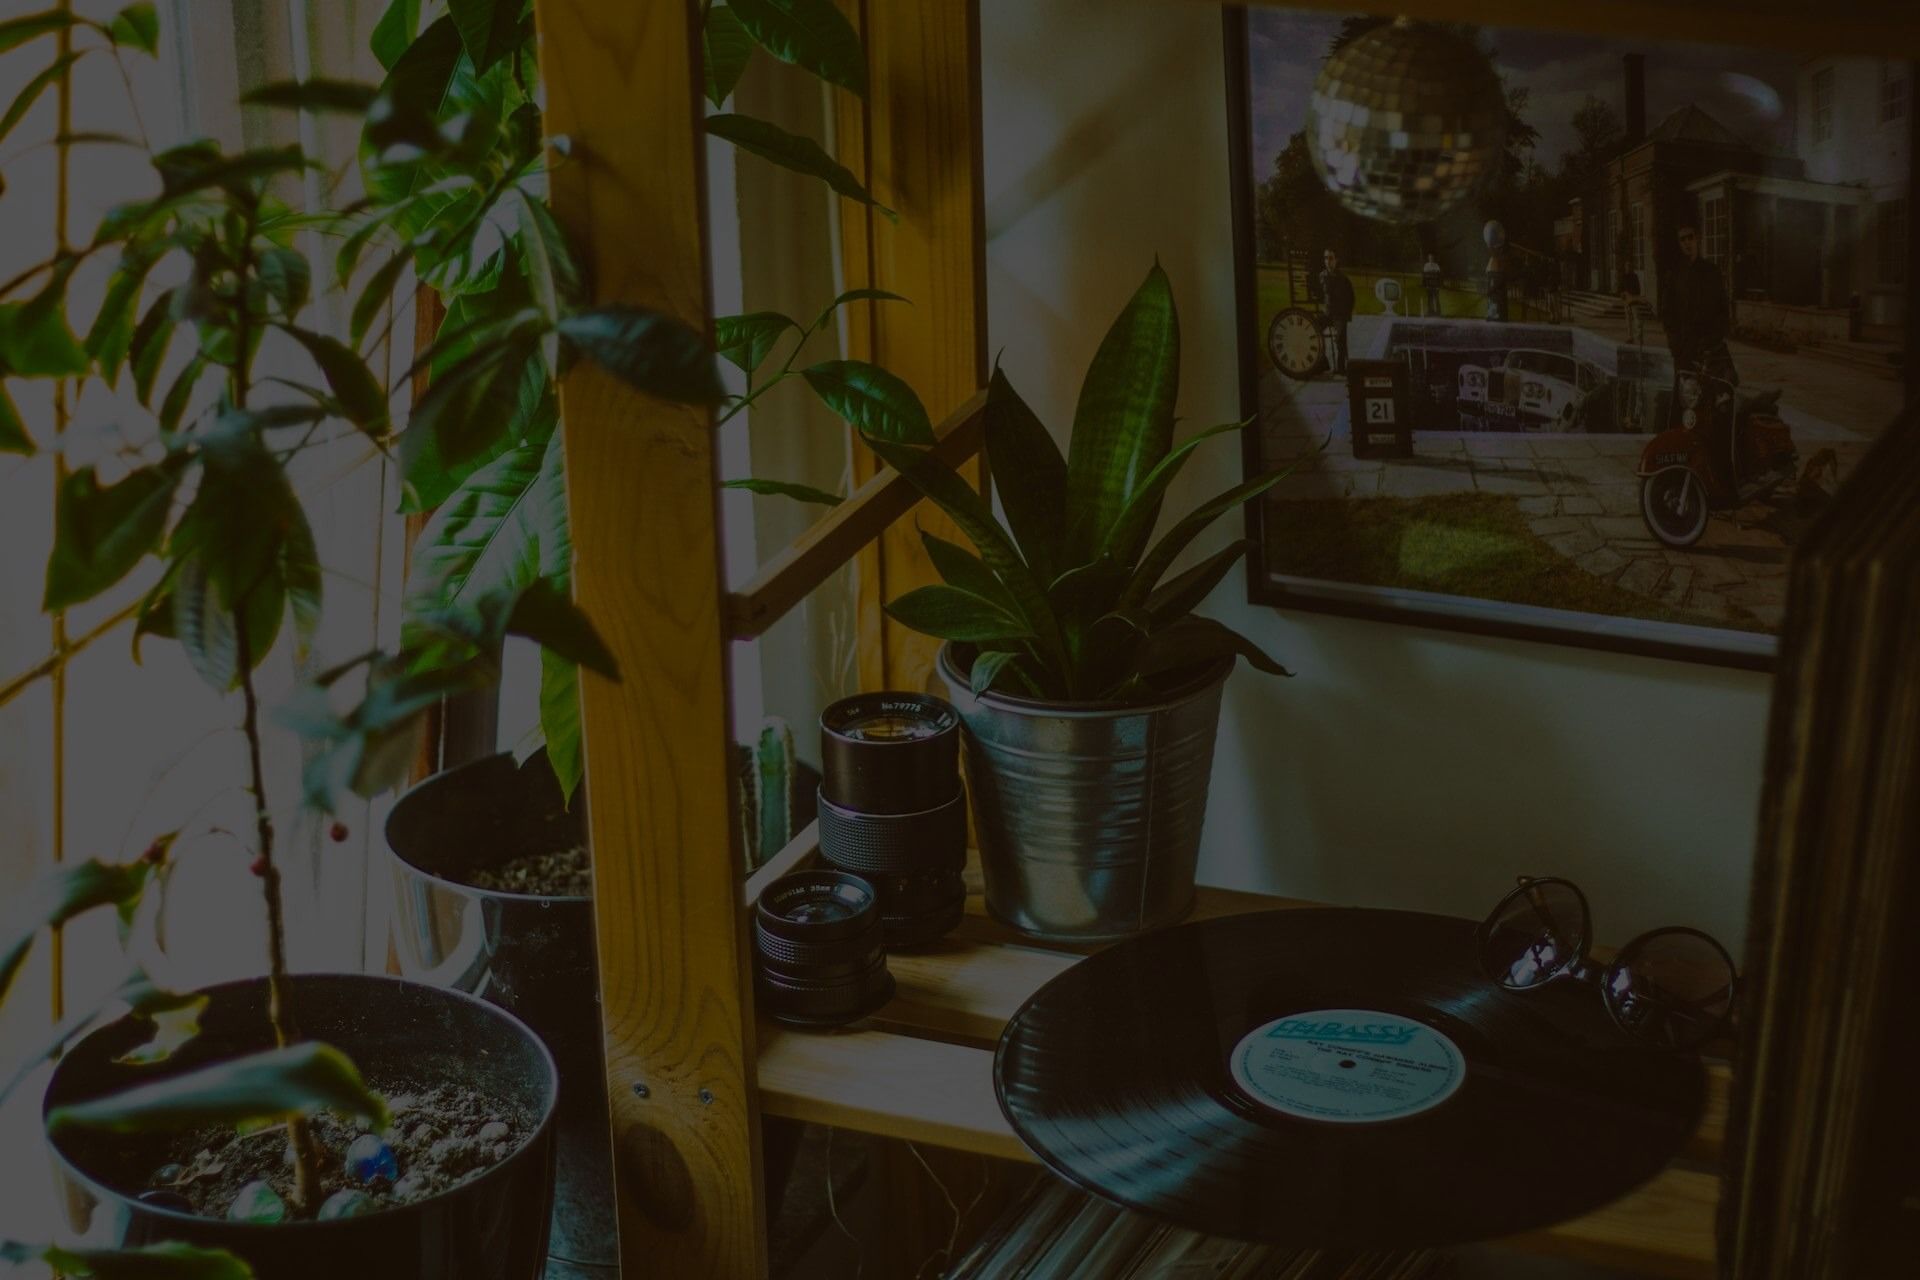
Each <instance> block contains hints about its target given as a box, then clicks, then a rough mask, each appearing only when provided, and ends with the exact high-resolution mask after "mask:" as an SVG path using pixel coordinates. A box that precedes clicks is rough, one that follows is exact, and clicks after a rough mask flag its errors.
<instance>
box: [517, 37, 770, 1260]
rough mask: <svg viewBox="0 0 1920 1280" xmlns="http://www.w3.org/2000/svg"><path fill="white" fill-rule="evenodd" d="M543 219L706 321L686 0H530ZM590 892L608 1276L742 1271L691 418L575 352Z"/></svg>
mask: <svg viewBox="0 0 1920 1280" xmlns="http://www.w3.org/2000/svg"><path fill="white" fill-rule="evenodd" d="M535 12H536V14H537V18H538V22H539V30H540V48H541V58H542V63H543V66H542V70H543V72H544V74H543V77H542V78H543V80H544V82H545V84H546V91H547V112H546V123H547V128H548V130H549V132H550V134H551V135H553V136H556V137H558V136H562V135H564V136H565V137H567V138H568V139H569V140H570V142H571V145H570V147H569V148H568V153H567V155H566V156H565V157H560V156H555V157H554V160H553V206H554V214H555V216H556V217H557V218H558V219H559V221H560V223H561V224H562V226H564V227H565V228H566V230H567V231H568V233H569V234H570V237H571V239H572V242H573V243H574V244H575V245H576V246H577V247H578V249H579V251H580V254H581V256H582V258H583V259H584V262H585V265H586V267H587V270H588V272H589V274H590V279H591V281H592V295H593V298H594V300H595V301H596V302H599V303H603V304H604V303H626V304H633V305H639V306H645V307H651V308H653V309H655V310H658V311H663V312H665V313H667V314H670V315H672V316H674V317H676V318H678V319H680V320H682V321H684V322H685V323H687V324H689V325H691V326H693V327H694V328H696V329H698V330H701V331H703V332H704V331H707V330H708V329H709V327H710V315H709V312H710V303H709V297H708V279H707V250H706V242H705V227H706V192H705V180H706V179H705V171H704V166H703V160H704V156H705V136H704V132H703V126H702V123H701V121H702V117H703V111H702V107H701V98H700V75H701V57H700V43H699V6H698V5H697V4H696V3H694V0H647V3H644V4H636V3H620V4H609V3H604V2H603V0H536V5H535ZM560 411H561V420H562V423H563V424H564V429H565V431H566V464H567V477H568V485H567V490H568V512H569V515H570V518H571V521H572V528H573V546H574V554H575V559H576V564H575V569H574V581H575V589H576V591H577V593H578V595H579V599H580V602H581V604H582V606H583V607H584V608H585V609H586V612H587V613H588V614H589V616H591V618H592V619H593V622H594V625H595V626H596V627H597V628H598V629H599V632H600V634H601V636H602V637H604V638H605V640H606V642H607V645H608V647H609V648H610V649H612V651H613V654H614V656H615V658H616V659H617V660H618V662H619V664H620V672H621V679H620V680H619V682H618V683H615V682H613V681H609V680H605V679H602V678H600V677H597V676H593V675H591V674H583V676H582V683H581V713H582V718H583V721H584V728H585V752H586V765H587V776H588V789H589V792H590V793H591V795H592V797H593V800H592V804H591V806H590V808H589V834H590V838H591V842H592V847H593V853H594V859H593V860H594V869H593V875H594V911H595V918H596V921H597V925H598V935H599V951H600V989H601V1002H602V1009H603V1014H602V1017H603V1021H604V1027H605V1033H606V1054H607V1072H608V1086H609V1087H608V1094H609V1096H610V1098H611V1105H612V1125H613V1139H614V1166H615V1168H614V1175H615V1190H616V1200H617V1204H618V1209H619V1229H620V1257H621V1265H622V1270H623V1272H624V1274H626V1275H628V1276H700V1277H703V1280H758V1278H759V1277H761V1276H764V1274H765V1272H766V1231H765V1219H764V1213H765V1210H764V1206H763V1205H762V1203H761V1191H760V1188H761V1155H760V1143H759V1111H758V1107H759V1094H758V1091H757V1089H756V1088H755V1086H754V1061H755V1054H756V1042H755V1027H754V1023H753V1019H752V1015H751V1012H750V1006H749V1003H748V1001H749V998H750V997H749V993H750V978H749V970H748V966H747V958H746V952H745V949H744V947H743V941H744V939H743V935H742V932H741V928H740V909H739V885H738V883H737V881H736V878H735V870H734V869H735V868H736V867H738V866H739V865H740V854H739V851H738V850H737V849H736V848H735V847H734V844H735V837H736V832H735V829H734V823H733V822H732V820H731V818H730V817H729V813H728V810H729V797H730V795H731V793H732V785H733V780H732V771H731V767H730V762H729V759H728V750H729V747H728V740H727V739H728V715H727V688H726V678H725V668H724V658H725V653H726V643H725V636H724V635H723V633H722V628H721V580H720V574H721V559H720V546H719V502H718V496H717V495H718V488H717V481H716V471H715V465H714V463H715V459H714V426H713V419H712V414H711V413H710V412H709V411H707V410H703V409H690V408H686V407H684V406H676V405H668V404H664V403H661V402H659V401H656V400H653V399H651V398H649V397H646V396H642V395H639V394H637V393H636V392H634V391H632V390H631V389H629V388H628V387H627V386H626V385H625V384H623V383H620V382H618V381H617V380H615V379H613V378H611V377H610V376H608V375H607V374H605V373H603V372H601V371H600V370H598V369H597V368H595V367H593V366H592V365H591V364H590V363H589V362H587V361H581V362H579V363H578V364H576V365H575V366H574V368H573V369H572V371H571V372H570V373H569V374H568V375H567V377H566V379H565V380H564V381H563V382H562V384H561V387H560Z"/></svg>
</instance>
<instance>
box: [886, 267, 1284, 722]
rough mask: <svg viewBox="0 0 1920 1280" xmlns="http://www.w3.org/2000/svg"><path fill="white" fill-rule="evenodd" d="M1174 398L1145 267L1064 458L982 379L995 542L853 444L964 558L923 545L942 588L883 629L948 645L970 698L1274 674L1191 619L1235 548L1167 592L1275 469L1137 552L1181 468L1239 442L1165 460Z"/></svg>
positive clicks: (906, 600) (930, 488)
mask: <svg viewBox="0 0 1920 1280" xmlns="http://www.w3.org/2000/svg"><path fill="white" fill-rule="evenodd" d="M1179 382H1180V323H1179V317H1178V315H1177V314H1176V311H1175V307H1174V301H1173V289H1172V287H1171V285H1170V284H1169V283H1168V280H1167V276H1166V273H1165V272H1164V271H1162V270H1161V268H1160V266H1159V264H1158V263H1156V264H1155V265H1154V267H1153V269H1152V270H1151V271H1150V272H1148V273H1147V278H1146V280H1145V282H1144V283H1142V284H1141V286H1140V288H1139V289H1138V290H1137V291H1136V292H1135V293H1134V295H1133V298H1132V300H1131V301H1129V302H1128V303H1127V305H1126V307H1125V309H1124V310H1122V311H1121V312H1120V315H1119V318H1118V319H1116V320H1115V321H1114V322H1113V327H1112V328H1111V329H1109V330H1108V331H1107V335H1106V338H1105V339H1104V340H1103V341H1102V342H1101V344H1100V348H1099V350H1098V351H1097V352H1096V353H1095V355H1094V358H1093V365H1092V367H1091V368H1089V369H1088V370H1087V375H1086V379H1085V381H1084V382H1083V383H1082V385H1081V388H1080V401H1079V406H1078V408H1077V409H1076V411H1075V413H1074V420H1073V433H1072V438H1071V441H1070V443H1069V447H1068V452H1067V456H1066V457H1064V458H1063V457H1061V455H1060V450H1059V449H1058V447H1057V446H1056V445H1055V444H1054V440H1053V437H1052V435H1050V434H1049V433H1048V431H1047V429H1046V427H1045V426H1043V425H1042V424H1041V422H1040V420H1039V418H1038V417H1036V416H1035V415H1034V413H1033V411H1032V410H1031V409H1029V408H1028V407H1027V405H1026V403H1025V401H1023V400H1022V399H1021V398H1020V395H1019V393H1018V392H1016V391H1015V390H1014V389H1013V384H1012V383H1011V382H1009V381H1008V379H1007V376H1006V374H1005V373H1003V372H1001V371H1000V370H999V369H997V368H996V369H995V370H994V374H993V379H992V381H991V383H990V384H989V386H988V390H987V403H986V453H987V462H988V469H989V471H990V473H991V474H992V476H993V477H994V481H995V483H996V485H997V486H998V488H999V492H1000V500H1001V504H1002V506H1003V508H1004V509H1005V512H1006V523H1005V525H1004V526H1003V525H1002V524H1001V523H1000V522H999V521H998V520H997V519H996V518H995V516H994V513H993V510H992V508H991V507H990V506H989V505H988V504H987V502H986V500H985V499H983V498H982V497H981V496H980V495H979V494H978V493H976V492H975V491H974V490H973V488H972V487H971V486H970V485H969V484H968V483H967V482H966V481H964V480H962V479H961V478H960V477H959V476H958V475H957V474H955V472H954V471H953V470H952V469H951V468H949V467H948V466H946V465H945V464H944V463H942V462H940V461H939V460H938V459H936V458H934V457H933V456H932V455H931V454H929V453H927V452H926V451H923V450H918V449H915V448H913V447H911V446H908V445H903V444H899V443H897V442H889V441H886V440H878V439H869V440H868V443H869V444H870V445H871V446H872V448H873V449H874V451H875V452H876V453H878V454H879V455H880V456H881V457H882V458H884V459H886V460H887V461H888V462H889V463H891V464H892V465H893V466H894V467H895V468H896V469H897V470H899V471H900V472H901V473H902V474H903V475H905V476H906V477H907V479H908V480H909V481H911V482H912V483H913V484H914V485H915V486H916V487H918V488H919V489H920V491H921V492H922V493H923V494H925V495H926V496H927V497H928V498H930V499H931V500H932V501H933V502H934V503H935V504H937V505H938V506H939V507H940V508H941V509H942V510H944V511H945V512H946V513H947V514H948V515H949V516H950V517H952V519H953V521H954V523H955V524H956V525H957V526H958V527H959V528H960V530H961V532H963V533H964V534H966V536H967V537H968V538H969V539H971V540H972V542H973V545H974V548H975V551H968V550H967V549H966V548H964V547H961V546H958V545H956V544H954V543H952V542H948V541H946V540H945V539H942V538H938V537H935V536H934V535H932V534H929V533H924V532H923V533H922V534H921V537H922V539H923V541H924V542H925V543H926V548H927V553H928V555H929V556H930V557H931V559H932V562H933V565H934V568H935V569H936V570H937V571H938V572H939V574H940V576H941V578H942V579H944V582H943V583H942V584H941V585H936V586H927V587H922V588H920V589H918V590H916V591H912V592H909V593H908V594H906V595H904V596H901V597H900V598H899V599H897V600H895V601H893V603H891V604H890V605H888V606H887V612H888V613H889V614H891V615H892V616H893V617H894V618H896V619H897V620H899V621H900V622H902V623H904V624H905V625H906V626H908V627H911V628H912V629H914V630H915V631H919V632H922V633H924V634H926V635H931V636H938V637H940V638H942V639H945V640H950V641H955V642H957V643H958V644H959V645H961V646H964V647H962V648H960V649H959V650H958V652H959V653H960V654H962V655H965V654H971V655H972V658H971V673H970V677H969V678H970V682H971V684H972V687H973V690H974V692H976V693H983V692H986V691H988V690H996V691H1000V692H1004V693H1013V694H1019V695H1023V696H1027V697H1033V698H1041V699H1045V700H1048V701H1062V702H1088V701H1097V702H1109V701H1122V702H1124V701H1131V700H1135V699H1138V698H1143V697H1147V696H1150V695H1151V694H1152V693H1153V692H1154V691H1155V689H1156V687H1158V686H1161V685H1164V684H1165V683H1166V682H1167V681H1169V680H1172V679H1176V678H1177V677H1178V676H1179V675H1180V674H1181V673H1183V672H1186V671H1188V670H1191V669H1192V668H1194V667H1195V666H1198V665H1200V664H1203V663H1207V662H1210V661H1213V660H1217V659H1218V658H1221V657H1224V656H1228V655H1238V656H1240V657H1244V658H1246V659H1247V660H1248V661H1249V662H1250V663H1252V664H1253V665H1254V666H1255V667H1256V668H1258V669H1259V670H1261V671H1266V672H1269V673H1272V674H1275V675H1287V674H1290V673H1289V672H1287V670H1286V669H1285V668H1284V667H1282V666H1280V664H1279V663H1277V662H1275V661H1274V660H1273V659H1272V658H1270V657H1268V656H1267V654H1266V653H1265V652H1263V651H1262V650H1261V649H1260V647H1259V646H1258V645H1256V644H1254V643H1253V642H1252V641H1251V640H1249V639H1247V638H1246V637H1245V636H1243V635H1240V634H1239V633H1238V632H1236V631H1234V630H1233V629H1232V628H1230V627H1227V626H1225V625H1223V624H1222V623H1219V622H1216V621H1214V620H1213V619H1210V618H1202V617H1197V616H1195V614H1194V612H1193V610H1194V609H1195V608H1196V607H1198V606H1199V604H1200V602H1201V601H1202V600H1204V599H1206V597H1207V594H1208V593H1209V592H1211V591H1212V590H1213V588H1214V587H1215V586H1216V585H1218V584H1219V582H1220V581H1221V580H1222V579H1223V578H1225V577H1226V575H1227V573H1228V572H1229V571H1230V570H1231V569H1232V568H1233V566H1234V564H1235V563H1236V562H1237V561H1238V560H1239V559H1240V557H1241V556H1242V555H1244V554H1245V553H1246V550H1247V548H1248V547H1249V546H1250V545H1251V544H1250V543H1249V542H1248V541H1247V540H1245V539H1242V540H1240V541H1237V542H1235V543H1233V544H1232V545H1231V546H1228V547H1226V548H1225V549H1224V550H1221V551H1219V552H1216V553H1215V554H1213V555H1210V556H1208V557H1206V558H1205V559H1203V560H1201V561H1200V562H1199V563H1198V564H1196V565H1194V566H1193V567H1192V568H1189V569H1187V570H1186V571H1184V572H1182V573H1180V574H1178V575H1176V576H1174V577H1172V578H1167V576H1166V575H1167V571H1168V570H1169V569H1171V568H1172V567H1173V563H1174V561H1175V560H1176V559H1178V558H1179V556H1180V554H1181V552H1183V551H1185V550H1186V549H1187V547H1188V546H1189V545H1190V544H1191V543H1192V542H1193V540H1194V539H1195V538H1196V537H1198V536H1199V535H1200V533H1201V532H1202V531H1203V530H1205V529H1206V527H1207V526H1208V525H1209V524H1211V523H1213V521H1214V520H1216V519H1218V518H1219V517H1220V516H1222V515H1225V514H1226V513H1227V512H1228V511H1231V510H1234V509H1235V508H1237V507H1239V506H1240V505H1241V504H1242V503H1245V502H1248V501H1250V500H1252V499H1253V498H1256V497H1258V496H1259V495H1260V494H1262V493H1264V492H1266V490H1268V489H1270V488H1272V487H1273V485H1275V484H1276V483H1278V482H1279V481H1280V479H1281V478H1282V477H1284V476H1285V475H1286V474H1287V473H1288V472H1289V471H1290V470H1292V467H1291V466H1288V467H1283V468H1280V469H1277V470H1274V471H1269V472H1267V473H1265V474H1263V475H1259V476H1255V477H1253V478H1252V479H1250V480H1247V481H1246V482H1244V483H1242V484H1239V485H1235V486H1234V487H1233V488H1231V489H1229V490H1227V491H1226V492H1225V493H1222V494H1220V495H1219V496H1218V497H1216V498H1214V499H1213V500H1212V501H1210V502H1206V503H1203V504H1201V505H1200V506H1199V507H1196V508H1195V509H1194V510H1193V511H1191V512H1189V513H1187V514H1186V515H1185V516H1183V517H1182V518H1181V519H1180V520H1179V521H1177V522H1176V523H1175V524H1174V525H1173V527H1172V528H1170V529H1169V530H1168V531H1167V532H1166V534H1165V535H1164V536H1162V537H1161V538H1160V540H1159V541H1158V542H1154V541H1152V534H1153V530H1154V526H1155V524H1156V522H1157V521H1158V519H1159V516H1160V507H1161V503H1162V501H1163V499H1164V498H1165V497H1166V493H1167V489H1168V487H1169V486H1170V485H1171V484H1172V483H1173V480H1174V478H1175V477H1176V476H1177V475H1179V473H1180V470H1181V468H1182V467H1183V466H1185V465H1186V462H1187V460H1188V459H1189V458H1191V457H1192V456H1193V453H1194V451H1195V450H1196V449H1198V448H1199V447H1200V445H1202V444H1204V443H1205V442H1206V441H1208V440H1211V439H1213V438H1215V437H1217V436H1222V435H1227V434H1231V433H1233V432H1237V431H1239V430H1241V429H1242V428H1244V427H1245V426H1246V425H1247V423H1245V422H1236V423H1227V424H1224V425H1222V426H1218V427H1214V428H1211V429H1210V430H1206V431H1201V432H1198V433H1196V434H1195V435H1193V436H1192V437H1191V438H1189V439H1187V440H1186V441H1185V442H1184V443H1182V444H1180V445H1179V446H1178V447H1176V446H1175V445H1174V424H1175V418H1174V401H1175V398H1176V396H1177V393H1178V390H1179ZM976 551H977V553H978V554H975V552H976ZM963 661H964V658H963Z"/></svg>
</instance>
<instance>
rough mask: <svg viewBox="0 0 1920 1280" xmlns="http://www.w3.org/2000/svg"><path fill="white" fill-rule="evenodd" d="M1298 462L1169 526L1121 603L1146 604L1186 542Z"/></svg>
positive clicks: (1135, 574) (1282, 476)
mask: <svg viewBox="0 0 1920 1280" xmlns="http://www.w3.org/2000/svg"><path fill="white" fill-rule="evenodd" d="M1315 452H1318V451H1317V450H1316V451H1315ZM1305 456H1308V457H1311V456H1312V455H1311V454H1309V455H1305ZM1300 461H1301V459H1299V458H1296V459H1294V460H1293V461H1292V462H1290V463H1288V464H1287V465H1286V466H1284V467H1280V468H1278V469H1276V470H1273V471H1269V472H1267V473H1266V474H1264V475H1259V476H1255V477H1254V478H1253V479H1251V480H1247V481H1244V482H1242V483H1240V484H1237V485H1235V486H1234V487H1233V488H1231V489H1229V490H1227V491H1226V492H1225V493H1223V494H1221V495H1220V496H1219V497H1217V498H1215V499H1214V500H1213V501H1211V502H1208V503H1205V504H1204V505H1202V506H1200V507H1198V508H1196V509H1195V510H1193V511H1192V512H1190V513H1188V515H1187V516H1186V518H1185V519H1183V520H1181V521H1180V522H1179V523H1178V524H1176V525H1174V526H1173V528H1172V529H1169V530H1168V531H1167V534H1166V536H1165V537H1163V538H1161V539H1160V541H1159V542H1158V543H1156V544H1155V545H1154V548H1153V550H1151V551H1149V552H1147V554H1146V555H1145V556H1144V557H1143V558H1142V559H1141V561H1140V564H1139V566H1138V567H1137V568H1135V569H1134V571H1133V578H1132V580H1131V581H1130V582H1128V583H1127V590H1126V593H1125V594H1124V595H1123V596H1122V597H1121V604H1122V606H1123V607H1126V608H1138V607H1140V606H1141V605H1143V604H1145V603H1146V600H1147V597H1148V596H1149V595H1151V594H1152V592H1153V589H1154V587H1155V586H1157V585H1159V582H1160V576H1161V575H1162V574H1164V573H1165V572H1166V571H1167V570H1168V569H1170V568H1172V567H1173V562H1174V561H1175V560H1177V559H1178V558H1179V556H1180V553H1181V552H1182V551H1185V550H1186V549H1187V545H1188V544H1189V543H1191V542H1192V541H1193V540H1194V539H1195V538H1197V537H1199V536H1200V534H1201V532H1202V531H1203V530H1205V529H1206V527H1207V526H1208V525H1210V524H1212V523H1213V522H1214V521H1215V520H1218V519H1219V518H1220V517H1221V516H1223V515H1225V514H1226V513H1227V512H1229V511H1232V510H1233V509H1234V508H1236V507H1238V506H1241V505H1242V504H1244V503H1246V502H1250V501H1252V500H1253V499H1254V498H1257V497H1259V496H1260V495H1261V494H1263V493H1265V492H1266V491H1267V490H1269V489H1271V488H1273V486H1275V485H1276V484H1279V483H1280V482H1281V481H1282V480H1284V479H1286V478H1287V477H1288V476H1289V475H1291V474H1293V469H1294V468H1295V467H1297V466H1299V465H1300Z"/></svg>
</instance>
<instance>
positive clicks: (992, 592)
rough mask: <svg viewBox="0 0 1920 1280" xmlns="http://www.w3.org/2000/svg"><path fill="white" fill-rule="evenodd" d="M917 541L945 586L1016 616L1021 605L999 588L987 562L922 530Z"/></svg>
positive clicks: (1002, 588) (1000, 584)
mask: <svg viewBox="0 0 1920 1280" xmlns="http://www.w3.org/2000/svg"><path fill="white" fill-rule="evenodd" d="M920 542H921V545H922V546H924V547H926V549H927V559H928V560H930V561H931V562H932V563H933V567H934V570H935V571H936V572H938V573H939V575H940V578H941V580H942V581H943V582H945V583H946V584H947V585H948V586H950V587H958V588H959V589H960V590H962V591H965V592H967V593H969V594H971V595H976V596H979V597H980V598H981V599H982V600H986V601H988V602H990V603H992V604H993V605H995V606H997V607H998V608H1000V609H1002V610H1004V611H1006V612H1007V613H1010V614H1012V615H1013V616H1015V617H1019V615H1020V606H1019V605H1017V604H1015V603H1014V600H1013V597H1012V596H1011V595H1009V594H1007V589H1006V587H1005V586H1004V585H1002V583H1001V581H1000V579H999V578H997V577H995V576H994V573H993V570H992V569H989V568H988V567H987V562H986V561H984V560H982V559H981V558H980V557H979V556H976V555H974V554H973V552H971V551H969V550H967V549H966V548H965V547H961V546H956V545H954V544H953V543H951V542H948V541H947V540H946V539H945V538H938V537H935V536H934V535H933V534H931V533H928V532H927V531H926V530H924V529H922V530H921V531H920Z"/></svg>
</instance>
